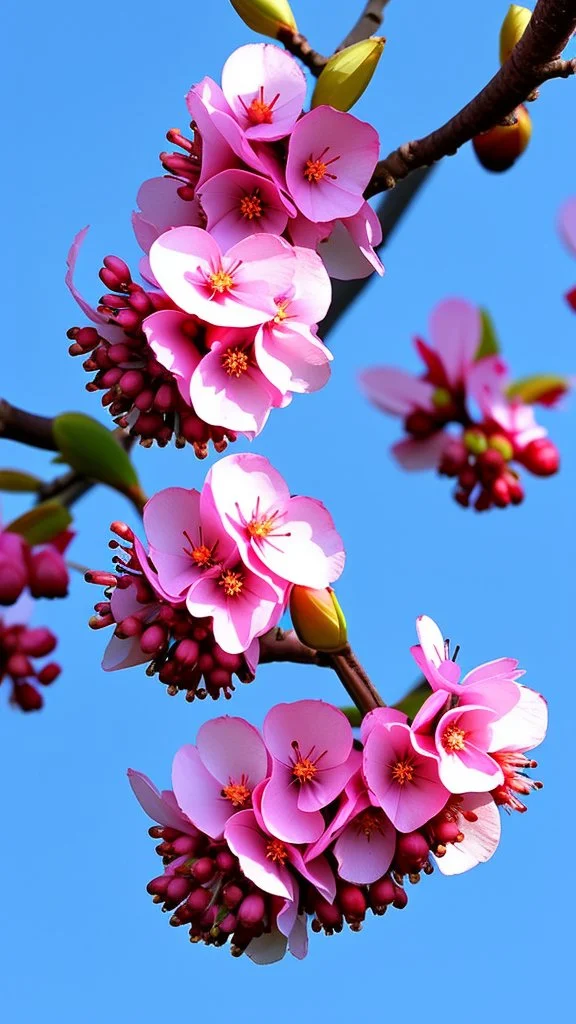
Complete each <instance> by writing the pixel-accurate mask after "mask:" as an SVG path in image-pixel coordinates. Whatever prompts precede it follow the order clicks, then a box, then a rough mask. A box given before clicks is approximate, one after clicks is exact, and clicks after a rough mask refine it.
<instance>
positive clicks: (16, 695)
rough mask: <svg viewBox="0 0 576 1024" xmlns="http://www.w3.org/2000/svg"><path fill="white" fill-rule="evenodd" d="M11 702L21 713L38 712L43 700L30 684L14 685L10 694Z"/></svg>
mask: <svg viewBox="0 0 576 1024" xmlns="http://www.w3.org/2000/svg"><path fill="white" fill-rule="evenodd" d="M12 701H13V703H14V704H17V705H18V707H19V708H21V709H22V711H39V710H40V708H41V707H42V706H43V704H44V698H43V697H42V694H41V693H38V690H37V689H36V687H34V686H32V684H31V683H16V686H15V687H14V691H13V693H12Z"/></svg>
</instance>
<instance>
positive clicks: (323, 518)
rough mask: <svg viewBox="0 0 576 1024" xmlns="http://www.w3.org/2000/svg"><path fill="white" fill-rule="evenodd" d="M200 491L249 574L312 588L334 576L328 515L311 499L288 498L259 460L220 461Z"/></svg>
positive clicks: (336, 543) (338, 568)
mask: <svg viewBox="0 0 576 1024" xmlns="http://www.w3.org/2000/svg"><path fill="white" fill-rule="evenodd" d="M205 487H207V488H209V490H210V492H211V494H212V499H213V501H214V505H215V507H216V510H217V512H218V515H219V516H220V519H221V522H222V525H223V527H224V529H225V530H226V531H227V532H228V534H229V535H230V536H231V537H232V538H233V539H234V541H235V542H236V544H237V546H238V550H239V551H240V556H241V558H242V560H243V562H244V563H245V565H247V566H250V568H251V569H252V570H253V571H254V572H256V573H259V574H263V575H264V576H266V577H269V576H270V574H271V573H272V574H273V575H274V576H276V577H280V578H281V579H283V580H286V581H288V582H289V583H298V584H300V585H301V586H305V587H314V588H317V589H321V588H322V587H327V586H328V585H329V584H330V583H332V582H333V581H334V580H335V579H337V578H338V576H340V574H341V572H342V569H343V567H344V559H345V554H344V550H343V543H342V539H341V537H340V535H339V534H338V533H337V532H336V530H335V528H334V523H333V520H332V517H331V515H330V513H329V512H328V511H327V509H326V508H325V507H324V505H322V504H321V503H320V502H319V501H316V500H315V499H313V498H305V497H291V496H290V492H289V490H288V486H287V484H286V483H285V481H284V480H283V479H282V477H281V476H280V474H279V473H278V472H277V471H276V470H275V469H274V468H273V467H272V466H271V465H270V463H269V462H268V460H267V459H265V458H264V457H263V456H261V455H252V454H241V455H232V456H228V457H226V458H224V459H220V461H219V462H217V463H216V464H215V465H214V466H212V469H211V470H210V472H209V473H208V476H207V478H206V484H205Z"/></svg>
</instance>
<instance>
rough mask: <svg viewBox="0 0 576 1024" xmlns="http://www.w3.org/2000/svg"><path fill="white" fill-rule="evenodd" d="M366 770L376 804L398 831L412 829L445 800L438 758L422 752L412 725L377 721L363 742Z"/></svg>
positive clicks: (446, 797)
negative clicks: (414, 738) (413, 735)
mask: <svg viewBox="0 0 576 1024" xmlns="http://www.w3.org/2000/svg"><path fill="white" fill-rule="evenodd" d="M363 773H364V778H365V780H366V784H367V786H368V789H369V790H370V792H371V794H372V797H373V800H374V803H375V804H376V805H377V806H378V807H381V808H382V810H383V811H384V813H385V814H386V815H387V816H388V817H389V818H390V821H391V822H392V824H393V825H394V826H395V828H397V829H398V831H399V832H412V831H414V829H417V828H420V827H421V826H422V825H424V824H425V823H426V822H427V821H428V820H429V819H430V818H432V817H433V816H434V815H435V814H437V813H438V811H439V810H440V809H441V808H442V807H443V806H444V804H445V803H446V801H447V799H448V797H449V795H450V794H449V792H448V790H447V788H446V787H445V786H444V785H443V784H442V782H441V781H440V778H439V775H438V766H437V764H436V761H435V760H433V759H432V758H430V757H426V756H424V755H422V754H420V753H419V752H418V751H417V750H416V749H415V747H414V745H413V743H412V737H411V732H410V727H409V726H408V725H405V724H403V723H401V722H390V723H389V724H383V725H381V724H378V723H376V724H375V725H374V726H373V728H372V729H371V731H370V733H369V735H368V736H367V739H366V742H365V745H364V758H363Z"/></svg>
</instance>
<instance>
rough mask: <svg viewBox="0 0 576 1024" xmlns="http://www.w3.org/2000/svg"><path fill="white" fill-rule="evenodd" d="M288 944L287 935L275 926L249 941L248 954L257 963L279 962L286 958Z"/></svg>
mask: <svg viewBox="0 0 576 1024" xmlns="http://www.w3.org/2000/svg"><path fill="white" fill-rule="evenodd" d="M287 945H288V943H287V941H286V937H285V936H284V935H282V933H281V932H280V931H279V930H278V928H273V929H272V931H270V932H264V934H263V935H259V936H258V938H257V939H252V940H251V942H249V943H248V945H247V946H246V956H247V957H248V959H249V960H252V962H253V963H255V964H259V965H261V964H277V963H278V961H279V960H283V959H284V957H285V955H286V948H287Z"/></svg>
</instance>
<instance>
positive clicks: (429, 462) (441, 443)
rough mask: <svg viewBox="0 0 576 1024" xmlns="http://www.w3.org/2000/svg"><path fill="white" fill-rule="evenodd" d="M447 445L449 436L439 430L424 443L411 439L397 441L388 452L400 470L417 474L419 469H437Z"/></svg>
mask: <svg viewBox="0 0 576 1024" xmlns="http://www.w3.org/2000/svg"><path fill="white" fill-rule="evenodd" d="M449 443H450V434H446V433H444V431H443V430H439V431H438V432H437V433H436V434H432V436H431V437H427V438H426V439H425V440H424V441H413V440H412V438H407V439H406V440H405V441H398V442H397V443H396V444H394V445H392V448H391V449H390V451H391V452H392V455H393V456H394V458H395V459H396V462H397V463H398V464H399V465H400V466H402V469H407V470H408V471H409V472H417V471H419V470H421V469H437V468H438V466H439V464H440V460H441V458H442V456H443V454H444V450H445V448H446V446H447V445H448V444H449Z"/></svg>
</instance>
